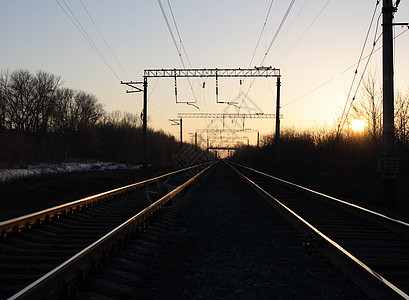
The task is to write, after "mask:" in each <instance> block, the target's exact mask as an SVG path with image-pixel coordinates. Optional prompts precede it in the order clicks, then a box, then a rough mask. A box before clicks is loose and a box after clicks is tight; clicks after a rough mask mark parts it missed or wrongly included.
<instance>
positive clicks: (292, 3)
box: [238, 0, 295, 111]
mask: <svg viewBox="0 0 409 300" xmlns="http://www.w3.org/2000/svg"><path fill="white" fill-rule="evenodd" d="M294 2H295V0H292V1H291V2H290V4H289V6H288V8H287V10H286V12H285V14H284V16H283V18H282V20H281V22H280V25H279V26H278V28H277V30H276V32H275V34H274V37H273V39H272V40H271V42H270V44H269V46H268V48H267V50H266V51H265V53H264V55H263V59H262V60H261V63H260V66H262V65H263V64H264V61H265V59H266V57H267V55H268V52H269V51H270V49H271V47H272V46H273V44H274V42H275V40H276V39H277V36H278V34H279V33H280V31H281V28H282V27H283V25H284V23H285V21H286V19H287V17H288V15H289V13H290V11H291V9H292V7H293V5H294ZM254 81H255V78H253V79H252V80H251V83H250V85H249V87H248V89H247V92H246V94H245V96H244V97H243V99H242V101H241V103H240V104H239V106H238V111H240V109H241V107H242V106H243V103H244V101H245V100H246V98H247V96H248V94H249V92H250V89H251V87H252V86H253V84H254Z"/></svg>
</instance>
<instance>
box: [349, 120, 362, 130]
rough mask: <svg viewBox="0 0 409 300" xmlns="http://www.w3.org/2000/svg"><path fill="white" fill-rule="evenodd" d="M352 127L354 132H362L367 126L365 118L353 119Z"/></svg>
mask: <svg viewBox="0 0 409 300" xmlns="http://www.w3.org/2000/svg"><path fill="white" fill-rule="evenodd" d="M351 128H352V130H353V131H354V132H362V131H363V130H364V128H365V120H363V119H353V120H352V123H351Z"/></svg>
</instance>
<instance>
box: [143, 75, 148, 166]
mask: <svg viewBox="0 0 409 300" xmlns="http://www.w3.org/2000/svg"><path fill="white" fill-rule="evenodd" d="M147 127H148V78H146V77H144V78H143V119H142V138H143V144H142V145H143V151H142V167H144V168H146V167H147V166H148V158H147V155H146V147H147V143H146V141H147Z"/></svg>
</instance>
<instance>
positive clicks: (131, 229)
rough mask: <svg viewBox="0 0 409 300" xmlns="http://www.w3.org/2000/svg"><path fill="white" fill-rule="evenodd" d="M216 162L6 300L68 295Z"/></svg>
mask: <svg viewBox="0 0 409 300" xmlns="http://www.w3.org/2000/svg"><path fill="white" fill-rule="evenodd" d="M215 163H216V162H214V163H212V164H211V165H209V166H208V167H207V168H205V169H203V170H202V171H200V172H199V173H197V174H196V175H195V176H193V177H192V178H191V179H189V180H188V181H186V182H185V183H183V184H182V185H180V186H178V187H177V188H175V189H174V190H172V191H171V192H170V193H168V194H167V195H165V196H163V197H162V198H160V199H159V200H157V201H156V202H154V203H153V204H151V205H150V206H148V207H147V208H145V209H144V210H142V211H141V212H139V213H137V214H136V215H135V216H133V217H132V218H130V219H128V220H127V221H126V222H124V223H123V224H122V225H119V226H118V227H116V228H115V229H113V230H112V231H110V232H109V233H107V234H106V235H104V236H103V237H101V238H100V239H99V240H97V241H96V242H94V243H93V244H91V245H89V246H88V247H86V248H85V249H83V250H82V251H80V252H79V253H78V254H76V255H74V256H72V257H71V258H70V259H68V260H67V261H65V262H64V263H62V264H61V265H59V266H58V267H56V268H54V269H53V270H51V271H50V272H48V273H47V274H45V275H44V276H42V277H41V278H39V279H38V280H36V281H35V282H33V283H32V284H30V285H28V286H27V287H26V288H24V289H22V290H21V291H19V292H18V293H16V294H15V295H13V296H12V297H10V298H9V300H16V299H51V298H55V297H59V296H60V295H61V294H62V293H63V292H64V291H66V292H68V291H69V289H70V287H72V286H73V285H74V284H75V283H76V282H77V281H78V279H80V276H81V277H84V276H85V275H86V274H87V273H89V272H90V271H91V270H92V268H93V265H94V266H95V265H97V264H98V263H99V262H101V261H103V260H104V259H106V257H107V256H108V255H110V254H113V253H115V251H116V250H117V249H120V248H121V247H122V246H123V245H124V244H125V243H127V241H128V240H129V239H130V238H131V237H132V236H135V235H136V233H137V232H138V231H139V230H140V229H141V227H142V228H145V227H146V226H147V225H148V224H149V223H150V222H151V221H153V219H154V218H155V217H157V215H158V214H159V212H160V209H161V208H162V207H164V206H166V205H167V204H168V203H169V201H171V200H173V198H174V197H175V196H177V195H178V194H179V193H181V192H182V191H183V190H184V189H186V188H187V187H188V186H190V185H191V184H192V183H193V182H194V181H195V180H196V179H197V178H199V176H200V175H202V174H203V173H204V172H206V171H207V170H208V169H209V168H211V167H212V166H213V165H214V164H215Z"/></svg>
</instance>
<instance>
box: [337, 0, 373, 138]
mask: <svg viewBox="0 0 409 300" xmlns="http://www.w3.org/2000/svg"><path fill="white" fill-rule="evenodd" d="M378 6H379V0H377V1H376V5H375V9H374V12H373V14H372V18H371V21H370V23H369V28H368V31H367V33H366V36H365V41H364V44H363V46H362V49H361V53H360V55H359V59H358V63H357V67H356V69H355V72H354V76H353V78H352V82H351V86H350V88H349V91H348V96H347V99H346V102H345V106H344V109H343V111H342V114H341V118H340V123H339V124H338V128H337V133H336V139H338V137H339V135H340V134H341V131H342V128H343V126H344V124H345V122H346V120H347V118H348V114H349V111H350V109H351V106H352V103H353V102H354V100H355V96H354V97H353V98H352V100H351V101H349V98H350V96H351V92H352V89H353V86H354V82H355V79H356V76H357V74H358V68H359V65H360V62H361V59H362V56H363V53H364V50H365V47H366V43H367V41H368V37H369V34H370V32H371V28H372V25H373V21H374V19H375V15H376V11H377V9H378ZM380 16H381V15H379V17H378V22H377V26H376V30H377V29H378V26H379V19H380ZM375 38H376V33H375ZM374 47H375V41H374V44H373V46H372V51H371V53H370V56H369V57H368V61H367V65H368V63H369V60H370V58H371V56H372V54H373V51H374ZM367 65H366V66H367ZM365 70H366V67H365ZM361 80H362V77H361ZM361 80H360V81H359V83H358V87H359V84H360V82H361ZM355 94H356V93H355ZM349 102H351V103H350V104H349ZM348 104H349V108H348V110H347V107H348Z"/></svg>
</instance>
